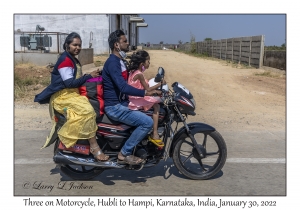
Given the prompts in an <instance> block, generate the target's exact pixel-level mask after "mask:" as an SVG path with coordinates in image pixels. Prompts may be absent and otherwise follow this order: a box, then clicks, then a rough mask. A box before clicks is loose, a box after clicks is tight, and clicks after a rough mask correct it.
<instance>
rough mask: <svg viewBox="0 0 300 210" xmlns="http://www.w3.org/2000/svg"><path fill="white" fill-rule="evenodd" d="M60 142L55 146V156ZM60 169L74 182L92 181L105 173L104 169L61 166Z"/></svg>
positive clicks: (57, 141)
mask: <svg viewBox="0 0 300 210" xmlns="http://www.w3.org/2000/svg"><path fill="white" fill-rule="evenodd" d="M59 141H60V140H59V139H57V140H56V142H55V144H54V154H56V153H57V152H58V151H59V149H58V145H59ZM59 168H60V170H61V172H62V173H63V174H64V175H66V176H68V177H70V178H72V179H74V180H90V179H93V178H95V177H97V176H99V175H100V174H101V173H102V172H103V171H104V169H102V168H98V167H91V166H81V165H59Z"/></svg>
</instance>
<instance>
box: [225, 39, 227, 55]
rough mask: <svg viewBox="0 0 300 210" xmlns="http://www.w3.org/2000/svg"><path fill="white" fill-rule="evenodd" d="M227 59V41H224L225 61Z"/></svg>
mask: <svg viewBox="0 0 300 210" xmlns="http://www.w3.org/2000/svg"><path fill="white" fill-rule="evenodd" d="M226 59H227V39H226V48H225V60H226Z"/></svg>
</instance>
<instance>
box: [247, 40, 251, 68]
mask: <svg viewBox="0 0 300 210" xmlns="http://www.w3.org/2000/svg"><path fill="white" fill-rule="evenodd" d="M249 45H250V46H249V64H248V65H249V66H251V57H252V52H251V47H252V36H251V37H250V43H249Z"/></svg>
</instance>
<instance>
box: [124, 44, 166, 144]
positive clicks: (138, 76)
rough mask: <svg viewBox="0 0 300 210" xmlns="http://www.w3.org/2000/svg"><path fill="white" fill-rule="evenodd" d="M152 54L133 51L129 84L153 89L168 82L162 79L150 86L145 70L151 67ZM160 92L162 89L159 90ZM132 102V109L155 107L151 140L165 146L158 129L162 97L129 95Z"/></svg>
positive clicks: (129, 105)
mask: <svg viewBox="0 0 300 210" xmlns="http://www.w3.org/2000/svg"><path fill="white" fill-rule="evenodd" d="M149 65H150V56H149V54H148V52H146V51H144V50H141V51H137V52H136V53H133V54H132V56H131V59H130V61H129V67H128V70H129V71H130V73H129V77H128V84H129V85H131V86H133V87H135V88H138V89H142V90H146V91H152V90H156V89H157V88H159V87H160V86H161V84H163V85H164V84H166V82H165V81H161V82H159V83H158V84H156V85H155V86H152V87H149V84H148V80H147V79H145V77H144V74H143V72H144V71H145V70H146V69H148V68H149ZM157 92H158V93H160V91H157ZM129 101H130V103H129V104H128V107H129V108H130V109H132V110H139V109H144V110H145V111H147V110H149V109H150V108H151V107H153V109H154V111H153V133H152V135H151V136H149V140H150V141H151V142H152V143H154V144H155V145H156V146H164V143H163V142H162V140H161V139H160V137H159V135H158V131H157V127H158V115H159V113H158V112H159V109H160V106H159V103H160V102H161V99H160V97H155V96H144V97H138V96H129Z"/></svg>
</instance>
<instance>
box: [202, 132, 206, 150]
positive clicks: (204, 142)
mask: <svg viewBox="0 0 300 210" xmlns="http://www.w3.org/2000/svg"><path fill="white" fill-rule="evenodd" d="M206 141H207V134H204V139H203V143H202V146H203V147H204V148H206Z"/></svg>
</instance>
